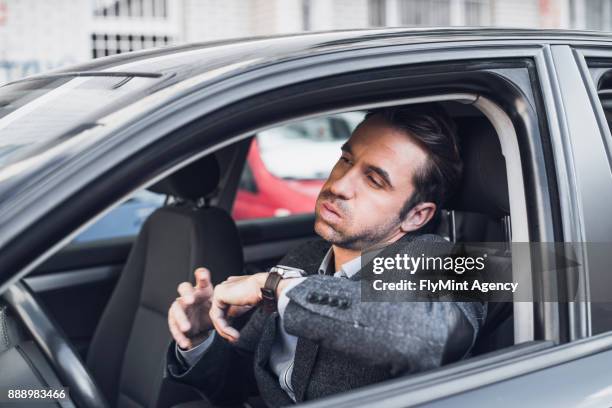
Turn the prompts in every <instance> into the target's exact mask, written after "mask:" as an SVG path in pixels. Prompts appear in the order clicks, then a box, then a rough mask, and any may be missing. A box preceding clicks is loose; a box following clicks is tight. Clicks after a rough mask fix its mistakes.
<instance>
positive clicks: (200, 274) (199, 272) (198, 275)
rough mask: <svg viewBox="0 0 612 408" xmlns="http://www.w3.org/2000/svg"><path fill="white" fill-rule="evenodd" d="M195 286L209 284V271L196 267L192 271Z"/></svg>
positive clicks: (203, 286)
mask: <svg viewBox="0 0 612 408" xmlns="http://www.w3.org/2000/svg"><path fill="white" fill-rule="evenodd" d="M194 275H195V282H196V288H198V289H203V288H205V287H207V286H210V285H211V283H210V271H209V270H208V269H206V268H198V269H196V270H195V272H194Z"/></svg>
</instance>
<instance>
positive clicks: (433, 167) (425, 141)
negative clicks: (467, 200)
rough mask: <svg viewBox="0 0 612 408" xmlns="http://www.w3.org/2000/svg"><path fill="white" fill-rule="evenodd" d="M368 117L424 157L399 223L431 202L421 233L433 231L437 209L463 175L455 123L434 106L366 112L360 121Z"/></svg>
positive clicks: (439, 108) (410, 106)
mask: <svg viewBox="0 0 612 408" xmlns="http://www.w3.org/2000/svg"><path fill="white" fill-rule="evenodd" d="M372 116H376V117H378V118H381V119H382V120H384V121H385V123H386V124H387V125H389V126H391V127H393V128H394V129H397V130H400V131H403V132H405V133H406V134H407V135H408V136H409V137H410V138H411V139H412V140H414V141H415V142H416V143H417V144H418V145H419V146H421V148H423V150H425V152H426V153H427V156H428V160H427V161H426V163H425V164H424V165H423V166H421V168H420V169H419V170H417V171H416V173H415V175H414V179H413V183H414V188H415V191H414V194H413V195H412V196H411V197H409V198H408V199H407V200H406V202H405V203H404V206H403V208H402V209H401V211H400V219H404V217H405V216H406V215H407V214H408V212H409V211H410V210H411V209H412V208H413V207H414V206H415V205H417V204H418V203H422V202H432V203H435V204H436V214H435V215H434V217H433V218H432V220H431V221H430V222H429V223H428V224H427V225H426V226H423V227H422V228H421V231H423V232H425V231H427V232H429V231H432V230H434V229H435V228H436V227H437V224H438V222H439V214H440V209H441V207H442V205H443V204H444V203H445V202H446V200H448V199H449V198H450V196H451V195H452V194H453V193H454V190H455V188H456V187H457V185H458V184H459V182H460V181H461V174H462V171H463V163H462V161H461V155H460V153H459V145H458V142H457V130H456V124H455V122H454V121H453V120H452V119H451V118H450V117H449V116H448V114H447V113H446V111H445V110H444V109H443V108H442V107H441V106H440V105H439V104H437V103H427V104H418V105H405V106H393V107H387V108H380V109H375V110H372V111H369V112H368V113H367V115H366V117H365V119H364V120H367V119H369V118H371V117H372ZM426 227H427V228H426Z"/></svg>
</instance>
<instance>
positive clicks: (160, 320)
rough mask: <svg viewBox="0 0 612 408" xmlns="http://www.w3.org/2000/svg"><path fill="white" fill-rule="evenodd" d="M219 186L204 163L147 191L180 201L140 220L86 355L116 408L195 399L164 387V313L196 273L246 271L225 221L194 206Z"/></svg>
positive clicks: (216, 277)
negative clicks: (198, 269)
mask: <svg viewBox="0 0 612 408" xmlns="http://www.w3.org/2000/svg"><path fill="white" fill-rule="evenodd" d="M218 182H219V167H218V164H217V163H216V160H215V159H214V157H207V158H205V159H202V160H200V161H198V162H196V163H194V164H191V165H189V166H187V167H185V168H183V169H181V170H179V171H178V172H176V173H174V174H172V175H171V176H169V177H168V178H167V179H165V180H163V181H162V182H160V183H158V184H156V185H155V186H153V187H152V188H151V190H153V191H156V192H161V193H166V194H169V195H172V196H174V197H178V198H180V200H179V201H178V202H177V203H175V204H174V205H171V206H165V207H162V208H160V209H158V210H156V211H154V212H153V213H152V214H151V215H150V216H149V218H148V219H147V220H146V221H145V223H144V225H143V227H142V229H141V231H140V233H139V235H138V237H137V239H136V241H135V243H134V246H133V248H132V251H131V252H130V255H129V258H128V261H127V263H126V265H125V267H124V268H123V271H122V274H121V276H120V278H119V281H118V283H117V286H116V287H115V289H114V292H113V294H112V296H111V299H110V301H109V303H108V305H107V307H106V309H105V311H104V313H103V315H102V318H101V320H100V323H99V324H98V326H97V328H96V331H95V334H94V337H93V340H92V343H91V346H90V349H89V352H88V356H87V365H88V367H89V369H90V370H91V372H92V374H93V376H94V378H95V379H96V381H97V382H98V385H99V386H100V388H101V389H102V391H103V392H104V393H105V395H106V397H107V399H108V401H110V402H111V403H113V405H114V406H117V407H156V406H161V405H168V404H172V403H178V402H181V401H184V400H189V399H195V398H194V395H193V394H191V391H188V390H187V389H186V387H185V388H183V387H184V386H181V385H180V384H177V383H168V382H165V381H164V380H163V373H164V359H165V350H166V348H167V347H168V344H169V343H170V341H171V337H170V334H169V331H168V324H167V313H168V308H169V307H170V305H171V303H172V302H173V301H174V299H175V298H176V297H177V296H178V294H177V292H176V288H177V285H178V284H179V283H180V282H183V281H191V282H193V281H194V277H193V271H194V269H195V268H196V267H199V266H206V267H207V268H209V269H210V271H211V276H212V280H213V283H215V284H216V283H219V282H221V281H223V280H225V279H226V278H227V276H230V275H240V274H242V272H243V255H242V247H241V244H240V239H239V236H238V231H237V229H236V225H235V223H234V221H233V220H232V218H231V217H230V215H229V214H227V212H225V211H223V210H221V209H219V208H210V207H206V206H202V205H198V204H197V203H198V202H202V201H205V200H202V199H203V198H204V197H207V196H210V195H211V194H212V193H214V191H215V190H216V188H217V185H218ZM162 389H164V391H163V392H161V390H162ZM162 401H163V402H162Z"/></svg>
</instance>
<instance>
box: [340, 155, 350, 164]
mask: <svg viewBox="0 0 612 408" xmlns="http://www.w3.org/2000/svg"><path fill="white" fill-rule="evenodd" d="M340 161H341V162H344V163H350V162H351V161H350V160H349V159H348V158H346V157H344V156H340Z"/></svg>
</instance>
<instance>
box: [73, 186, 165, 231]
mask: <svg viewBox="0 0 612 408" xmlns="http://www.w3.org/2000/svg"><path fill="white" fill-rule="evenodd" d="M165 198H166V196H165V195H163V194H157V193H153V192H150V191H147V190H141V191H138V192H136V193H135V194H134V195H133V196H132V197H130V198H129V199H128V200H126V201H124V202H123V203H122V204H120V205H119V206H118V207H116V208H114V209H113V210H111V211H110V212H109V213H108V214H106V215H105V216H104V217H102V218H101V219H99V220H98V221H97V222H96V223H95V224H93V225H91V226H90V227H89V228H87V229H86V230H85V231H84V232H82V233H81V234H80V235H78V236H77V237H76V238H75V239H74V242H93V241H101V240H105V239H112V238H122V237H130V236H135V235H137V234H138V232H139V231H140V228H141V227H142V224H143V223H144V221H145V220H146V219H147V217H148V216H149V215H151V213H152V212H153V211H155V209H156V208H158V207H160V206H161V205H162V204H163V203H164V200H165Z"/></svg>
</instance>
